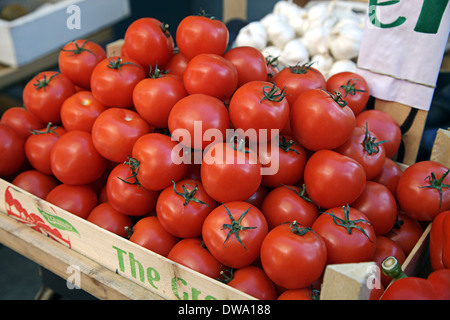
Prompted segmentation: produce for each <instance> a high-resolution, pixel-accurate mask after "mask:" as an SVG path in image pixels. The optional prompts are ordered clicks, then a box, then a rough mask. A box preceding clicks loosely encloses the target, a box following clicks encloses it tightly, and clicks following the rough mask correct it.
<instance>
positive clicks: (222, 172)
mask: <svg viewBox="0 0 450 320" xmlns="http://www.w3.org/2000/svg"><path fill="white" fill-rule="evenodd" d="M201 180H202V183H203V187H204V188H205V190H206V192H207V193H208V194H209V195H210V196H211V197H212V198H213V199H214V200H216V201H217V202H222V203H223V202H229V201H236V200H242V201H245V200H247V199H248V198H250V197H251V196H252V195H253V194H254V193H255V192H256V190H258V187H259V185H260V184H261V180H262V177H261V164H260V162H259V160H258V156H257V154H256V153H255V152H254V151H252V150H249V149H248V148H245V147H244V146H242V145H240V143H238V145H236V144H235V143H233V142H230V143H226V142H223V143H221V142H220V143H216V144H214V145H213V146H212V147H211V148H209V149H208V150H206V152H205V154H204V157H203V162H202V165H201Z"/></svg>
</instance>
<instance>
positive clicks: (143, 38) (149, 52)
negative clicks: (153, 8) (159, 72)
mask: <svg viewBox="0 0 450 320" xmlns="http://www.w3.org/2000/svg"><path fill="white" fill-rule="evenodd" d="M168 27H169V26H168V25H166V24H164V23H162V22H161V21H159V20H158V19H155V18H140V19H137V20H135V21H134V22H133V23H131V24H130V26H129V27H128V28H127V30H126V32H125V37H124V43H123V47H124V50H125V51H126V54H127V56H128V57H130V58H132V59H133V60H136V61H137V62H138V63H139V64H140V65H142V66H143V67H145V68H147V67H150V68H155V67H156V66H163V65H165V64H166V63H167V62H168V61H169V60H170V58H171V57H172V54H173V49H174V40H173V38H172V35H171V34H170V32H169V30H168Z"/></svg>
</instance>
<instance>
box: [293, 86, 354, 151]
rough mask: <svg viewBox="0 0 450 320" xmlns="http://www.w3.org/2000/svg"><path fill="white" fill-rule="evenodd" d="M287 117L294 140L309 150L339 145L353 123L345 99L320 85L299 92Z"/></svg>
mask: <svg viewBox="0 0 450 320" xmlns="http://www.w3.org/2000/svg"><path fill="white" fill-rule="evenodd" d="M290 121H291V131H292V134H293V136H294V138H295V140H297V141H298V142H299V143H300V144H301V145H302V146H303V147H304V148H306V149H309V150H312V151H317V150H320V149H334V148H337V147H339V146H340V145H341V144H343V143H344V142H345V141H347V139H348V138H350V136H351V135H352V132H353V130H354V128H355V123H356V122H355V115H354V114H353V111H352V110H351V109H350V107H349V106H347V105H346V103H345V101H343V100H342V99H341V98H340V97H339V96H333V95H331V94H330V93H328V92H326V91H324V90H322V89H311V90H307V91H304V92H302V93H301V94H300V95H299V96H298V98H297V99H296V100H295V102H294V103H293V104H292V105H291V120H290Z"/></svg>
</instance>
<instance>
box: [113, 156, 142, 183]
mask: <svg viewBox="0 0 450 320" xmlns="http://www.w3.org/2000/svg"><path fill="white" fill-rule="evenodd" d="M124 164H127V165H128V166H129V167H130V170H131V176H129V177H127V178H125V179H122V178H120V177H117V178H118V179H120V180H122V181H123V182H125V183H126V184H131V185H137V186H138V187H140V186H141V183H140V182H139V180H138V178H137V174H138V172H139V165H140V162H139V160H138V159H136V158H132V157H130V156H128V161H125V162H124ZM131 178H134V182H130V181H127V180H128V179H131Z"/></svg>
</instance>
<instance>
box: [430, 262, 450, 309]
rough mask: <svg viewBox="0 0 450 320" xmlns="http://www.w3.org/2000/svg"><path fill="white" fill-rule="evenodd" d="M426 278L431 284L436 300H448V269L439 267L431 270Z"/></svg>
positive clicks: (449, 280)
mask: <svg viewBox="0 0 450 320" xmlns="http://www.w3.org/2000/svg"><path fill="white" fill-rule="evenodd" d="M427 280H428V281H429V282H431V284H432V285H433V289H434V292H435V293H436V295H437V299H438V300H447V301H448V300H450V290H449V288H450V270H449V269H440V270H435V271H433V272H431V273H430V274H429V275H428V278H427Z"/></svg>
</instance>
